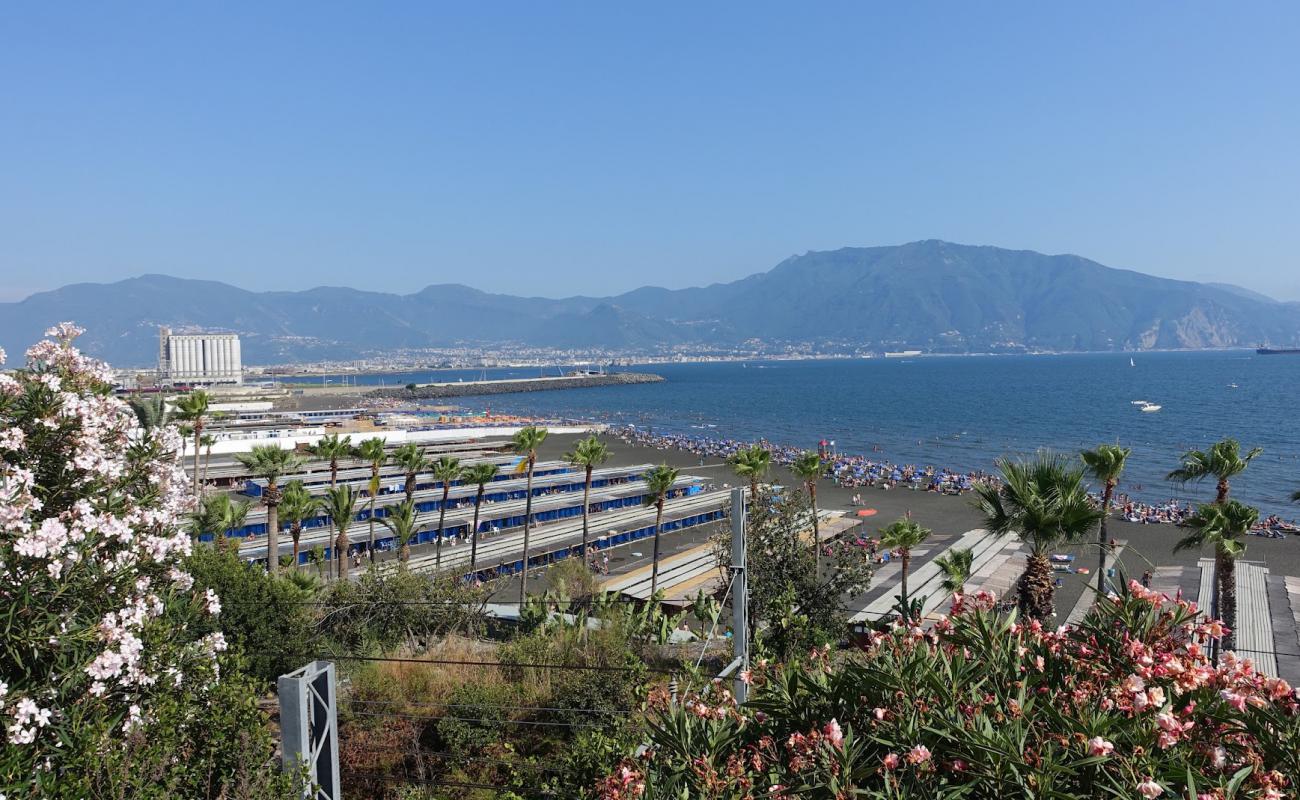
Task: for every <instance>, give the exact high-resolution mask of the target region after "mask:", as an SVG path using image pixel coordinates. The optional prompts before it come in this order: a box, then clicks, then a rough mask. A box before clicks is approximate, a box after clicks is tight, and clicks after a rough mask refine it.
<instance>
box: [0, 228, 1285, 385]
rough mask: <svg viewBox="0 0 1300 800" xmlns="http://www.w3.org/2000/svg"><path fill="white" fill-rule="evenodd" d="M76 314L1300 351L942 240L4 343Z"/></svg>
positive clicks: (210, 293)
mask: <svg viewBox="0 0 1300 800" xmlns="http://www.w3.org/2000/svg"><path fill="white" fill-rule="evenodd" d="M65 319H71V320H75V321H76V322H77V323H78V324H80V325H82V326H83V327H85V328H87V334H86V336H85V337H84V339H83V346H84V347H85V348H86V349H87V351H89V352H91V353H93V354H95V355H97V356H99V357H102V358H106V359H108V360H109V361H111V362H112V363H114V364H121V365H124V366H125V365H137V366H141V365H148V364H151V363H152V362H153V361H154V359H155V357H156V353H157V327H158V326H159V325H170V326H172V327H173V328H203V329H211V330H225V331H234V332H237V333H239V334H241V336H242V337H243V343H244V348H243V349H244V354H245V360H246V361H247V362H248V363H273V362H286V361H304V360H320V359H333V358H355V357H361V356H365V355H370V354H375V353H382V352H385V351H393V350H398V349H415V348H424V347H440V346H449V345H454V344H456V343H471V344H481V345H500V344H525V343H526V344H533V345H538V346H550V347H557V348H574V349H588V348H601V347H603V348H605V349H607V350H610V351H623V352H649V351H653V350H656V349H660V348H666V347H671V346H676V345H686V346H699V347H714V346H716V347H728V346H735V345H739V344H741V343H745V342H750V341H753V340H757V341H759V342H762V343H763V344H765V345H767V346H769V347H774V348H775V347H779V346H783V345H791V344H796V345H809V346H813V347H816V348H818V349H821V350H844V351H846V352H851V351H853V350H861V349H875V350H892V349H901V348H916V349H922V350H926V351H931V352H950V353H961V352H997V351H1018V350H1026V349H1039V350H1058V351H1074V350H1125V349H1139V350H1140V349H1166V348H1214V347H1233V346H1254V345H1257V344H1260V343H1270V344H1273V345H1275V346H1300V303H1282V302H1278V301H1276V300H1272V299H1271V298H1267V297H1264V296H1263V295H1258V294H1256V293H1254V292H1250V291H1248V290H1245V289H1241V288H1240V287H1236V286H1230V285H1222V284H1203V283H1194V282H1191V281H1177V280H1170V279H1166V278H1157V277H1153V276H1150V275H1145V274H1142V273H1139V272H1133V271H1131V270H1122V269H1113V268H1110V267H1106V266H1103V265H1101V264H1098V263H1096V262H1095V261H1089V260H1088V259H1085V258H1081V257H1079V256H1073V255H1043V254H1041V253H1036V252H1033V251H1029V250H1007V249H1002V248H998V247H988V246H971V245H960V244H952V243H949V242H943V241H937V240H928V241H921V242H912V243H909V244H904V245H897V246H888V247H848V248H842V249H840V250H833V251H812V252H808V253H805V254H803V255H799V256H793V257H791V258H788V259H786V260H785V261H782V262H781V263H780V264H778V265H776V267H774V268H772V269H771V270H769V271H767V272H763V273H758V274H755V275H751V276H749V277H747V278H742V279H740V280H737V281H732V282H730V283H719V284H713V285H711V286H706V287H698V288H689V289H675V290H674V289H661V288H656V287H645V288H641V289H636V290H634V291H631V292H627V293H625V294H622V295H618V296H616V297H604V298H601V297H569V298H563V299H558V300H557V299H549V298H525V297H515V296H511V295H501V294H491V293H488V292H482V291H479V290H477V289H472V288H470V287H468V286H462V285H458V284H444V285H433V286H428V287H426V288H424V289H422V290H420V291H419V292H416V293H414V294H409V295H397V294H389V293H383V292H372V291H364V290H358V289H349V288H340V287H318V288H315V289H308V290H304V291H298V292H252V291H247V290H244V289H240V288H237V287H234V286H230V285H228V284H224V283H220V282H217V281H205V280H191V279H181V278H172V277H168V276H165V275H143V276H141V277H138V278H129V279H127V280H123V281H118V282H116V283H110V284H90V283H81V284H73V285H69V286H65V287H63V288H61V289H56V290H53V291H49V292H42V293H39V294H35V295H32V296H31V297H29V298H27V299H26V300H22V301H19V302H15V303H0V346H2V347H4V348H6V349H7V350H8V351H9V352H10V353H15V354H16V353H19V352H21V351H22V348H24V347H26V346H27V345H28V344H30V343H31V342H33V341H36V339H37V338H39V336H40V334H41V331H43V330H44V329H45V328H46V327H48V326H49V325H51V324H53V323H55V322H59V321H61V320H65Z"/></svg>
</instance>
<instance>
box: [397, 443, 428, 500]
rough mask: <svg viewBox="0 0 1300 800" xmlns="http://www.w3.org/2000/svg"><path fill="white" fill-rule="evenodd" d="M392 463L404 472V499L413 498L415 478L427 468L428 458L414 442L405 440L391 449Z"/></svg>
mask: <svg viewBox="0 0 1300 800" xmlns="http://www.w3.org/2000/svg"><path fill="white" fill-rule="evenodd" d="M391 458H392V461H393V463H394V464H396V465H398V466H399V467H401V468H402V469H403V470H404V471H405V472H406V499H407V500H414V499H415V480H416V478H417V477H418V476H419V474H420V473H421V472H424V471H425V470H427V469H428V468H429V459H427V458H425V456H424V451H423V450H421V449H420V446H419V445H418V444H416V443H415V442H407V443H406V444H404V445H401V446H400V447H398V448H397V449H396V450H394V451H393V455H392V456H391Z"/></svg>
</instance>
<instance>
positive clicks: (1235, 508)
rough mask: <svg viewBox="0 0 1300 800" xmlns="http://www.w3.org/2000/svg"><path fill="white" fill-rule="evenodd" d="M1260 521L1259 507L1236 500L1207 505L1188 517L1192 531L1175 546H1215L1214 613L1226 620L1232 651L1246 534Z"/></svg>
mask: <svg viewBox="0 0 1300 800" xmlns="http://www.w3.org/2000/svg"><path fill="white" fill-rule="evenodd" d="M1256 522H1259V509H1256V508H1252V507H1250V506H1248V505H1245V504H1244V503H1241V502H1238V501H1236V500H1229V501H1227V502H1223V503H1212V504H1209V505H1203V506H1201V507H1199V508H1197V509H1196V513H1195V514H1194V515H1192V518H1191V519H1190V520H1188V522H1187V525H1188V527H1190V528H1192V532H1191V533H1190V534H1188V535H1187V536H1185V537H1184V538H1183V539H1182V540H1181V541H1179V542H1178V544H1177V545H1175V546H1174V550H1175V552H1177V551H1179V550H1196V549H1200V548H1201V547H1203V546H1205V545H1207V544H1208V545H1211V546H1212V547H1213V548H1214V571H1215V572H1216V573H1217V575H1218V580H1217V581H1216V588H1217V591H1216V592H1215V596H1214V605H1215V607H1214V608H1212V609H1210V616H1211V617H1214V618H1217V619H1222V620H1223V624H1224V625H1225V626H1226V627H1227V628H1228V633H1227V634H1225V635H1224V637H1223V648H1224V649H1225V650H1231V649H1232V648H1233V642H1234V640H1235V638H1236V635H1235V633H1234V632H1233V631H1234V629H1235V628H1236V627H1237V559H1238V558H1241V556H1242V554H1243V553H1245V552H1246V542H1245V537H1246V534H1248V533H1250V529H1251V528H1253V527H1254V526H1255V523H1256Z"/></svg>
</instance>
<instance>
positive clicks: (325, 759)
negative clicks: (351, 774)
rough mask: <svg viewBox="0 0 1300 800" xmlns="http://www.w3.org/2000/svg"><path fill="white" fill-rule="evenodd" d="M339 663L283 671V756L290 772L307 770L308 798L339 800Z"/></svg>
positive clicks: (280, 684) (305, 795) (279, 685)
mask: <svg viewBox="0 0 1300 800" xmlns="http://www.w3.org/2000/svg"><path fill="white" fill-rule="evenodd" d="M334 687H335V682H334V664H333V662H330V661H313V662H311V663H310V664H308V665H307V666H305V667H303V668H302V669H297V670H294V671H293V672H290V673H289V674H288V675H281V676H280V678H279V680H278V681H276V688H277V689H278V690H279V695H280V745H281V747H280V749H281V754H280V758H281V761H282V763H283V764H284V770H285V771H286V772H293V773H297V772H298V771H299V770H302V769H303V768H304V767H305V768H306V772H307V774H306V779H307V781H308V785H307V786H304V787H302V795H301V796H302V797H303V800H340V798H342V796H343V790H342V789H341V788H340V786H339V718H338V709H337V707H336V704H335V693H334Z"/></svg>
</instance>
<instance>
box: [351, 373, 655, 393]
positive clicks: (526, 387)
mask: <svg viewBox="0 0 1300 800" xmlns="http://www.w3.org/2000/svg"><path fill="white" fill-rule="evenodd" d="M662 381H663V377H662V376H660V375H651V374H649V373H644V372H611V373H609V374H607V375H565V376H563V377H559V376H557V377H554V378H522V379H519V380H500V381H462V382H456V383H421V384H415V385H410V386H406V387H405V388H400V389H392V388H386V389H376V390H374V391H371V392H367V393H366V396H368V397H387V398H392V399H394V400H443V399H446V398H448V397H476V396H478V395H485V394H516V393H518V392H544V391H548V390H551V389H590V388H592V387H595V386H626V385H628V384H633V383H660V382H662Z"/></svg>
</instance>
